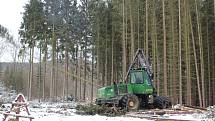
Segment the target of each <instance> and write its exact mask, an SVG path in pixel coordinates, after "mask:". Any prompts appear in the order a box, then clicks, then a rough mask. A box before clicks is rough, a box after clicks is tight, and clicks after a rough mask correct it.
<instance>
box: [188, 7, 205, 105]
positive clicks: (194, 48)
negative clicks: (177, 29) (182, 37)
mask: <svg viewBox="0 0 215 121" xmlns="http://www.w3.org/2000/svg"><path fill="white" fill-rule="evenodd" d="M190 12H191V11H190V10H189V16H188V17H189V21H190V30H191V37H192V45H193V53H194V60H195V70H196V79H197V89H198V96H199V105H200V107H202V95H201V88H200V80H199V73H198V71H199V70H198V62H197V55H196V47H195V38H194V33H193V26H192V19H191V15H190Z"/></svg>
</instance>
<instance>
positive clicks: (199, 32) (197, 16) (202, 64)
mask: <svg viewBox="0 0 215 121" xmlns="http://www.w3.org/2000/svg"><path fill="white" fill-rule="evenodd" d="M195 6H196V19H197V27H198V40H199V51H200V65H201V82H202V104H201V105H202V106H203V107H205V81H204V55H203V43H202V35H201V25H200V20H199V11H198V3H197V0H195Z"/></svg>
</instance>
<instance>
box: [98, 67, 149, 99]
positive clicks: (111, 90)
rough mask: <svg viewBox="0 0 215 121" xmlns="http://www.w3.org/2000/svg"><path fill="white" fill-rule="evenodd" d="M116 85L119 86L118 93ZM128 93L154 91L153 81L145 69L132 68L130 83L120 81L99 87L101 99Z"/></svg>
mask: <svg viewBox="0 0 215 121" xmlns="http://www.w3.org/2000/svg"><path fill="white" fill-rule="evenodd" d="M115 86H117V88H118V95H117V93H116V90H115V89H116V88H115ZM126 86H127V87H126ZM126 88H127V89H126ZM126 93H129V94H149V95H150V94H152V93H153V86H152V81H151V79H150V78H149V77H148V74H147V72H146V71H145V70H141V69H140V70H131V71H130V74H129V81H128V83H118V84H117V85H111V86H106V87H102V88H100V89H98V94H97V97H98V98H100V99H101V98H102V99H109V98H113V97H116V96H119V95H124V94H126Z"/></svg>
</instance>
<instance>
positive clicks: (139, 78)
mask: <svg viewBox="0 0 215 121" xmlns="http://www.w3.org/2000/svg"><path fill="white" fill-rule="evenodd" d="M142 74H143V73H142V71H136V72H132V73H131V83H133V84H140V83H143V82H144V81H143V75H142Z"/></svg>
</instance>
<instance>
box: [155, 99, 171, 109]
mask: <svg viewBox="0 0 215 121" xmlns="http://www.w3.org/2000/svg"><path fill="white" fill-rule="evenodd" d="M153 104H154V107H155V108H159V109H165V108H168V107H169V106H170V105H171V102H170V101H169V100H168V98H166V97H162V96H156V97H155V99H154V102H153Z"/></svg>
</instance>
